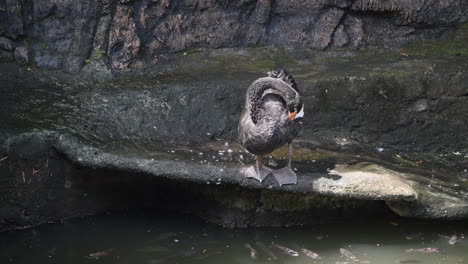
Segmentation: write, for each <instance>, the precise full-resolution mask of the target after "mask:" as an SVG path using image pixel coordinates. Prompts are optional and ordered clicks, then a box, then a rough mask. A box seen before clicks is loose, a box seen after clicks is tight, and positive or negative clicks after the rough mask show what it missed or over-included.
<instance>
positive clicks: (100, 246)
mask: <svg viewBox="0 0 468 264" xmlns="http://www.w3.org/2000/svg"><path fill="white" fill-rule="evenodd" d="M396 222H398V225H391V224H389V223H387V222H381V223H375V224H365V225H362V224H361V225H357V224H331V225H320V226H311V227H301V228H261V229H234V230H232V229H223V228H221V227H217V226H213V225H207V224H204V223H202V222H198V221H194V220H193V219H190V218H187V217H185V216H180V215H164V216H163V217H161V216H156V215H151V216H148V215H143V214H133V215H106V216H100V217H93V218H88V219H81V220H74V221H66V222H64V223H61V224H46V225H42V226H39V227H36V228H31V229H27V230H21V231H11V232H7V233H3V234H2V235H1V237H0V263H35V264H38V263H117V264H118V263H144V264H156V263H223V264H228V263H464V261H467V260H468V242H467V241H464V240H463V237H464V234H465V233H466V232H467V231H468V226H467V225H466V223H453V222H452V223H442V222H438V223H429V222H414V221H412V222H406V221H405V220H396ZM414 234H418V235H417V236H416V235H414ZM453 236H456V237H457V243H455V244H453V243H450V242H451V238H453ZM408 237H411V239H408ZM318 238H321V239H318ZM452 240H453V239H452ZM287 249H289V250H292V251H294V252H297V253H298V254H297V255H298V256H296V254H289V253H288V251H289V250H287Z"/></svg>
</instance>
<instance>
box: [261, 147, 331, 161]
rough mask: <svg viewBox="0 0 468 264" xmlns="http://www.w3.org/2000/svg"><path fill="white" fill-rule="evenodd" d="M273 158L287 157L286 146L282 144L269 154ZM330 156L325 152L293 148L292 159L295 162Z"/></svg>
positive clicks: (282, 158)
mask: <svg viewBox="0 0 468 264" xmlns="http://www.w3.org/2000/svg"><path fill="white" fill-rule="evenodd" d="M270 155H271V156H272V157H273V158H274V159H277V160H284V159H286V158H287V157H288V147H287V146H283V147H281V148H278V149H276V150H275V151H273V152H272V153H271V154H270ZM327 158H331V155H329V154H328V153H325V152H320V151H313V150H310V149H306V148H300V149H294V151H293V156H292V160H293V161H296V162H304V161H308V160H309V161H312V160H323V159H327Z"/></svg>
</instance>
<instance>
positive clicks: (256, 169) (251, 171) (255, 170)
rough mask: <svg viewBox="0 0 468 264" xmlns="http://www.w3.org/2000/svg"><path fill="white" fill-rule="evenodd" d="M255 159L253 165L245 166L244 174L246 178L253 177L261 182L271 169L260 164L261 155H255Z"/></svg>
mask: <svg viewBox="0 0 468 264" xmlns="http://www.w3.org/2000/svg"><path fill="white" fill-rule="evenodd" d="M255 159H256V161H255V165H252V166H250V167H248V168H245V169H244V175H245V177H246V178H254V179H257V180H259V181H260V182H262V181H263V180H264V179H265V178H266V177H267V176H268V174H270V173H271V172H272V169H270V168H268V167H266V166H264V165H263V164H262V156H259V155H257V156H255Z"/></svg>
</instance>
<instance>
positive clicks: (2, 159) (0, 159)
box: [0, 156, 8, 161]
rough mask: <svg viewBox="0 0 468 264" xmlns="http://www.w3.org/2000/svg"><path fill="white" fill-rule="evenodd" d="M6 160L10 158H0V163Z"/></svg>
mask: <svg viewBox="0 0 468 264" xmlns="http://www.w3.org/2000/svg"><path fill="white" fill-rule="evenodd" d="M6 159H8V156H6V157H3V158H0V161H4V160H6Z"/></svg>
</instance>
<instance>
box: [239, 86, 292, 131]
mask: <svg viewBox="0 0 468 264" xmlns="http://www.w3.org/2000/svg"><path fill="white" fill-rule="evenodd" d="M270 93H271V94H277V95H279V96H280V97H281V98H283V99H284V101H285V104H286V105H287V102H289V101H291V100H293V99H294V98H295V97H296V96H297V92H296V91H295V90H294V89H292V88H291V87H289V86H288V84H286V83H285V82H283V81H280V80H277V79H273V78H261V79H258V80H257V81H255V82H254V83H253V84H252V85H251V86H250V87H249V89H248V90H247V94H248V96H247V102H246V103H247V106H248V107H249V110H250V117H251V119H252V121H253V122H254V123H255V124H257V122H258V121H259V120H260V119H261V117H262V115H264V113H263V111H265V108H264V102H263V100H262V98H263V96H265V95H266V94H270Z"/></svg>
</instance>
